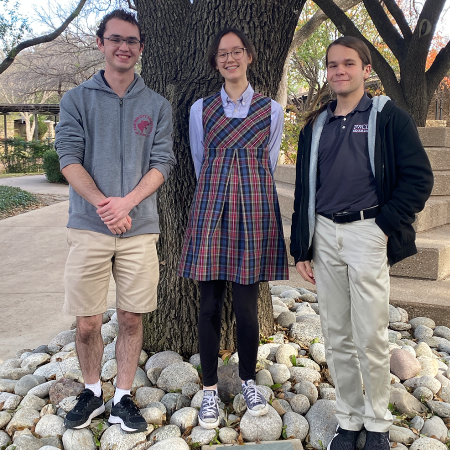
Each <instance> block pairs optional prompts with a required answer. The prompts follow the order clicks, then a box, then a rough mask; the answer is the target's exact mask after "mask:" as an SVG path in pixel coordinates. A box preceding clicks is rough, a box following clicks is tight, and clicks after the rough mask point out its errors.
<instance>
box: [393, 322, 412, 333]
mask: <svg viewBox="0 0 450 450" xmlns="http://www.w3.org/2000/svg"><path fill="white" fill-rule="evenodd" d="M389 327H390V328H392V329H393V330H395V331H408V330H410V329H411V325H410V324H409V323H404V322H392V323H390V324H389Z"/></svg>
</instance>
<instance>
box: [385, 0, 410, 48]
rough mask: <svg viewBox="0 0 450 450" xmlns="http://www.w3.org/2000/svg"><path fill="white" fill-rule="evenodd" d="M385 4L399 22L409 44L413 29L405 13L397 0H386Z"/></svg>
mask: <svg viewBox="0 0 450 450" xmlns="http://www.w3.org/2000/svg"><path fill="white" fill-rule="evenodd" d="M384 4H385V5H386V8H387V9H388V11H389V12H390V13H391V14H392V17H393V18H394V20H395V21H396V22H397V25H398V26H399V28H400V31H401V32H402V34H403V38H404V39H405V42H406V43H407V44H409V42H410V41H411V38H412V31H411V28H409V24H408V22H407V20H406V17H405V15H404V14H403V11H402V10H401V8H400V7H399V6H398V4H397V2H396V1H395V0H384Z"/></svg>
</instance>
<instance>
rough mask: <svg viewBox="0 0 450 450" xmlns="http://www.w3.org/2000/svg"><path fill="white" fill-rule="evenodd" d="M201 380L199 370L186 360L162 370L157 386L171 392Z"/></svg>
mask: <svg viewBox="0 0 450 450" xmlns="http://www.w3.org/2000/svg"><path fill="white" fill-rule="evenodd" d="M150 359H151V358H150ZM150 359H149V361H150ZM199 381H200V379H199V377H198V372H197V370H195V369H194V367H192V365H191V364H189V363H186V362H176V363H174V364H171V365H170V366H168V367H166V368H165V369H164V370H163V371H162V372H161V375H160V376H159V378H158V383H157V386H158V387H159V388H160V389H163V390H164V391H166V392H169V391H176V390H177V389H182V387H183V386H184V385H185V384H187V383H199Z"/></svg>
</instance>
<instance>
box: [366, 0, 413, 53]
mask: <svg viewBox="0 0 450 450" xmlns="http://www.w3.org/2000/svg"><path fill="white" fill-rule="evenodd" d="M364 6H365V7H366V10H367V12H368V13H369V16H370V18H371V19H372V22H373V24H374V25H375V27H376V29H377V30H378V33H380V36H381V38H382V39H383V41H384V42H385V43H386V45H387V46H388V47H389V48H390V49H391V51H392V53H393V54H394V56H395V57H396V58H397V60H398V61H399V62H401V61H402V60H403V58H404V57H405V56H406V53H407V51H408V50H407V47H406V44H405V41H404V39H403V37H402V36H401V35H400V33H399V32H398V31H397V29H396V28H395V26H394V25H393V24H392V23H391V21H390V20H389V17H388V16H387V14H386V12H385V11H384V9H383V6H382V5H381V3H380V1H379V0H364Z"/></svg>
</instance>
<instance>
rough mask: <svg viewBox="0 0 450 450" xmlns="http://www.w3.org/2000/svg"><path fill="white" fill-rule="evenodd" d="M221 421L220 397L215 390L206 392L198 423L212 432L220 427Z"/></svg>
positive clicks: (204, 392)
mask: <svg viewBox="0 0 450 450" xmlns="http://www.w3.org/2000/svg"><path fill="white" fill-rule="evenodd" d="M219 421H220V419H219V397H217V395H216V392H215V391H213V390H204V391H203V400H202V406H201V407H200V412H199V413H198V422H199V424H200V426H201V427H203V428H206V429H207V430H212V429H213V428H217V427H218V426H219Z"/></svg>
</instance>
